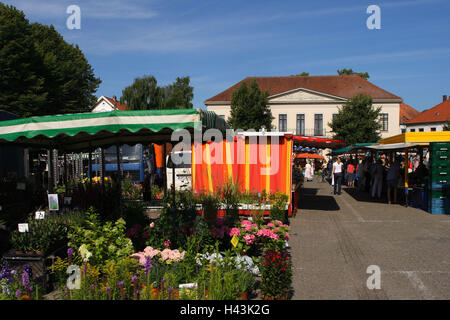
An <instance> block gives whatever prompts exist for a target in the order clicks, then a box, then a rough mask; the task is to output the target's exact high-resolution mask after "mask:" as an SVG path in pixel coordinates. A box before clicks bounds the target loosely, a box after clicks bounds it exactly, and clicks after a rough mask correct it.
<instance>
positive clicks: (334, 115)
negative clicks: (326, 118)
mask: <svg viewBox="0 0 450 320" xmlns="http://www.w3.org/2000/svg"><path fill="white" fill-rule="evenodd" d="M337 115H338V114H337V113H333V115H332V121H334V118H336V116H337Z"/></svg>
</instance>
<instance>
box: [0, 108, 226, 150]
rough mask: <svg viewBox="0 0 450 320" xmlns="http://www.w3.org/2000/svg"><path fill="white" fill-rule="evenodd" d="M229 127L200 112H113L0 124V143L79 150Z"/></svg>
mask: <svg viewBox="0 0 450 320" xmlns="http://www.w3.org/2000/svg"><path fill="white" fill-rule="evenodd" d="M209 128H216V129H219V130H222V131H224V130H225V129H227V128H228V126H227V124H226V122H225V120H223V119H222V118H220V117H219V116H217V115H216V114H215V113H214V112H210V111H203V110H200V109H168V110H136V111H110V112H98V113H78V114H63V115H53V116H42V117H31V118H25V119H16V120H9V121H1V122H0V144H15V145H20V146H23V147H38V148H48V149H50V148H53V149H60V150H65V151H79V150H87V149H95V148H98V147H108V146H111V145H116V144H136V143H145V142H161V143H162V142H169V141H170V137H171V134H172V132H173V131H175V130H178V129H187V130H189V131H190V132H193V131H194V130H200V131H203V130H205V129H209Z"/></svg>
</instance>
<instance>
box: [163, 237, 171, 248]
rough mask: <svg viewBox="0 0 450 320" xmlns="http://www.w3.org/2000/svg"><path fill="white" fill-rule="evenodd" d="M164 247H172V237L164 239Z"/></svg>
mask: <svg viewBox="0 0 450 320" xmlns="http://www.w3.org/2000/svg"><path fill="white" fill-rule="evenodd" d="M164 247H166V248H169V247H170V239H169V240H166V241H164Z"/></svg>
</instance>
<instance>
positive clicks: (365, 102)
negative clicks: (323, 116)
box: [328, 94, 381, 145]
mask: <svg viewBox="0 0 450 320" xmlns="http://www.w3.org/2000/svg"><path fill="white" fill-rule="evenodd" d="M380 111H381V107H378V108H374V107H373V106H372V98H371V97H370V96H368V95H365V94H359V95H356V96H353V97H352V98H350V99H349V100H348V101H347V102H346V103H345V104H344V105H343V106H342V108H339V113H338V114H337V115H336V116H335V117H334V118H333V120H332V122H331V123H328V125H329V126H330V127H331V129H332V131H333V132H334V136H333V138H334V139H340V140H344V141H345V143H346V144H348V145H351V144H355V143H364V142H376V141H378V140H379V139H380V138H381V136H380V133H379V130H380V129H381V124H380V123H379V121H378V118H379V115H380Z"/></svg>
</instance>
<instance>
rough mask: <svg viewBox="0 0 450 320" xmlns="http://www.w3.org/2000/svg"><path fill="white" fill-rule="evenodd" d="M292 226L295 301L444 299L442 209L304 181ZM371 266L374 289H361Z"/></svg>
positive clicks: (446, 266) (448, 266)
mask: <svg viewBox="0 0 450 320" xmlns="http://www.w3.org/2000/svg"><path fill="white" fill-rule="evenodd" d="M352 195H353V196H352ZM291 228H292V230H291V232H292V237H291V239H290V241H289V245H290V246H291V252H292V256H293V269H294V270H293V272H294V279H293V287H294V293H293V297H292V299H294V300H299V299H450V216H448V215H432V214H429V213H427V212H425V211H422V210H419V209H415V208H411V207H408V208H406V207H404V206H401V205H399V204H393V205H388V204H387V201H385V202H383V201H381V202H370V200H369V199H367V197H365V196H362V197H361V196H357V195H355V192H354V191H353V190H351V189H348V188H347V187H345V186H344V187H343V192H342V195H336V196H334V195H333V192H332V187H331V186H330V185H329V184H328V183H326V182H325V183H321V182H306V183H305V186H304V188H303V194H302V198H301V203H300V209H299V211H298V212H297V214H296V216H295V217H293V218H291ZM370 265H377V266H378V267H379V268H380V270H381V289H375V290H369V289H368V288H367V284H366V283H367V279H368V277H369V276H370V274H368V273H367V268H368V266H370Z"/></svg>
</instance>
